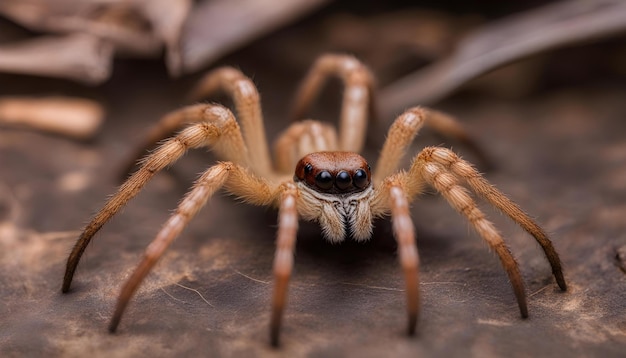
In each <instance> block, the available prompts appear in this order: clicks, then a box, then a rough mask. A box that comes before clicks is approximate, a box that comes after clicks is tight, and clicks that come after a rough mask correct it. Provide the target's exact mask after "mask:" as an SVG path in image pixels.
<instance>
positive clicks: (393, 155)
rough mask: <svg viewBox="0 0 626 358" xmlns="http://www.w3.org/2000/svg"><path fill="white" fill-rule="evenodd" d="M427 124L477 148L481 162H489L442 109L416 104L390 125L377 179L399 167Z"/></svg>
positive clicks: (474, 148) (476, 146)
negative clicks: (416, 137) (418, 134)
mask: <svg viewBox="0 0 626 358" xmlns="http://www.w3.org/2000/svg"><path fill="white" fill-rule="evenodd" d="M424 125H426V126H429V127H431V128H433V129H434V130H435V131H437V132H438V133H440V134H442V135H444V136H447V137H451V138H453V139H455V140H457V141H459V142H461V143H462V144H464V145H465V146H467V147H468V148H469V149H471V150H472V151H474V153H475V154H476V155H477V156H478V157H479V159H480V160H481V162H482V163H484V164H485V165H487V166H489V163H488V159H487V156H486V155H485V154H484V152H483V151H482V150H481V149H480V147H479V146H478V145H477V144H476V143H475V142H474V141H472V139H471V137H470V136H469V134H468V133H467V132H466V131H465V129H464V128H463V127H462V126H461V124H460V123H459V122H458V121H456V120H455V119H454V118H452V117H451V116H449V115H447V114H445V113H442V112H438V111H435V110H432V109H428V108H423V107H413V108H410V109H408V110H406V111H405V112H404V113H402V114H401V115H400V116H399V117H398V118H397V119H396V120H395V121H394V122H393V123H392V124H391V127H389V131H388V132H387V139H386V140H385V143H384V144H383V149H382V150H381V152H380V156H379V158H378V161H377V163H376V168H375V170H374V183H380V182H381V181H382V180H383V179H384V178H386V177H388V176H389V175H391V174H392V173H394V172H395V171H396V170H398V167H399V165H400V163H401V161H402V159H403V158H404V155H405V154H406V151H407V149H408V148H409V146H410V145H411V143H413V139H414V138H415V136H416V135H417V133H418V132H419V131H420V130H421V128H422V126H424Z"/></svg>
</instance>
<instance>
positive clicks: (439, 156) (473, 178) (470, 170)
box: [420, 147, 567, 291]
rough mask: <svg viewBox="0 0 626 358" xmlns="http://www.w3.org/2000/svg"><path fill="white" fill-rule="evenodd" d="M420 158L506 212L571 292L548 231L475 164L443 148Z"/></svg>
mask: <svg viewBox="0 0 626 358" xmlns="http://www.w3.org/2000/svg"><path fill="white" fill-rule="evenodd" d="M420 157H422V158H424V159H423V160H424V161H432V162H435V163H439V164H441V165H442V166H444V167H445V168H447V170H449V171H450V172H451V173H453V174H454V175H456V176H457V177H459V178H461V179H463V180H465V181H467V183H468V184H469V186H470V187H471V188H472V190H474V192H476V193H477V194H478V195H480V196H482V197H483V198H485V199H486V200H487V201H488V202H489V203H491V205H493V206H495V207H496V208H498V209H499V210H500V211H502V212H503V213H505V214H506V215H507V216H508V217H509V218H511V220H513V221H515V222H516V223H517V224H519V225H520V226H521V227H522V228H523V229H524V230H526V231H527V232H528V233H529V234H531V235H532V236H533V237H534V238H535V240H537V242H538V243H539V245H540V246H541V248H542V249H543V251H544V253H545V255H546V258H547V259H548V262H549V263H550V266H551V268H552V274H553V275H554V277H555V279H556V282H557V284H558V285H559V287H560V288H561V290H563V291H565V290H567V284H566V282H565V278H564V276H563V269H562V265H561V259H560V258H559V255H558V253H557V252H556V250H555V249H554V246H553V245H552V242H551V241H550V239H548V235H547V234H546V233H545V231H544V230H543V229H542V228H541V227H540V226H539V225H537V223H535V222H534V221H533V220H532V219H531V218H530V216H528V214H526V213H525V212H524V211H523V210H522V209H521V208H520V207H519V205H517V204H516V203H514V202H513V201H511V199H509V198H507V197H506V195H504V194H503V193H501V192H500V191H499V190H498V189H496V188H495V187H494V186H493V185H491V184H490V183H489V182H488V181H487V180H485V178H483V177H482V176H481V175H480V174H479V173H478V172H477V171H476V169H474V167H473V166H472V165H471V164H469V163H467V162H466V161H464V160H462V159H461V158H459V157H458V156H457V155H456V154H455V153H454V152H452V151H451V150H449V149H446V148H439V147H431V148H426V149H424V150H423V151H422V153H421V154H420Z"/></svg>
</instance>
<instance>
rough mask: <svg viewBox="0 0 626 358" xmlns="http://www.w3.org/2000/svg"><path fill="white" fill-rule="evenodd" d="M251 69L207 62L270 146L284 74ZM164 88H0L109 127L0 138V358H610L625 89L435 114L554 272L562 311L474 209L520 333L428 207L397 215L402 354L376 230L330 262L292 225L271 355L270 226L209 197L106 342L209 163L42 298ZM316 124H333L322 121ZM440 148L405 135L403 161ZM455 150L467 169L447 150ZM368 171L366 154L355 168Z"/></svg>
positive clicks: (621, 327) (126, 214) (172, 91)
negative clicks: (281, 316) (286, 290)
mask: <svg viewBox="0 0 626 358" xmlns="http://www.w3.org/2000/svg"><path fill="white" fill-rule="evenodd" d="M258 49H259V48H258V47H257V49H256V50H257V51H258ZM256 55H257V53H255V49H254V48H253V49H250V50H248V51H243V52H241V53H238V54H236V55H234V56H232V57H231V58H228V59H227V60H226V61H225V62H228V63H231V64H235V65H237V66H238V67H240V68H242V70H243V71H244V72H245V73H247V74H250V75H251V76H253V77H254V80H255V82H256V83H257V84H258V86H259V88H260V90H261V94H262V96H263V101H264V111H265V114H266V120H267V122H268V123H267V127H268V134H269V137H270V138H275V136H276V134H277V133H278V131H279V130H280V129H281V128H284V127H285V126H286V124H287V119H286V116H285V114H286V112H287V107H286V103H287V102H288V99H289V97H290V94H291V93H292V91H293V89H294V86H295V84H296V81H297V76H296V75H299V74H301V72H299V73H296V72H298V71H303V69H298V71H287V72H285V70H284V67H283V64H282V63H281V62H280V61H276V62H270V61H267V60H259V61H257V60H256V58H255V56H256ZM258 58H261V59H263V58H265V59H267V58H268V56H267V55H266V56H259V57H258ZM164 72H165V71H164V69H163V68H162V67H161V65H159V64H157V63H152V62H148V63H146V62H132V61H121V62H119V63H118V64H116V73H115V76H114V78H113V80H112V81H111V82H109V83H108V84H106V85H104V86H102V87H99V88H96V89H91V90H85V89H84V88H82V87H80V86H74V85H71V84H68V83H60V82H57V81H49V80H43V79H33V78H26V79H25V78H23V77H18V76H9V75H2V76H0V83H2V84H3V85H2V88H1V89H0V91H1V92H2V94H9V93H11V94H15V93H20V94H28V93H34V94H38V93H42V92H48V93H50V92H52V93H54V91H56V90H63V91H64V93H66V94H68V93H69V94H72V93H74V94H78V95H86V96H90V97H93V98H97V99H99V100H102V101H103V102H104V103H106V105H107V108H108V109H109V117H108V122H107V123H106V125H105V127H104V128H103V131H102V133H101V135H100V136H99V137H98V138H97V140H95V141H93V142H91V143H76V142H71V141H69V140H66V139H64V138H62V137H54V136H48V135H44V134H40V133H35V132H30V131H27V130H17V129H8V128H3V129H1V130H0V272H1V273H0V355H3V356H7V355H8V356H23V355H30V356H38V355H42V354H43V355H47V356H79V355H80V356H85V355H87V354H91V355H94V354H95V355H96V356H102V355H107V356H131V355H132V356H166V355H167V356H174V355H175V356H198V355H201V354H208V353H212V354H214V355H223V356H244V355H246V356H260V355H268V356H294V355H298V356H312V357H321V356H324V357H325V356H343V355H351V356H382V355H385V356H397V357H400V356H480V357H489V356H505V355H506V356H519V357H522V356H561V357H562V356H604V357H608V356H620V355H623V354H624V352H625V351H626V300H625V299H624V292H625V290H626V274H625V270H626V269H625V268H624V266H625V265H626V264H625V263H624V261H625V260H626V258H625V257H624V250H626V234H625V229H626V221H625V220H624V218H625V217H626V204H625V203H626V166H625V165H624V164H625V163H626V143H625V142H624V138H625V133H626V121H625V120H624V113H626V101H624V98H626V89H625V88H624V87H620V86H601V85H597V84H596V85H594V84H577V85H575V86H560V87H558V88H555V89H552V90H550V91H543V92H541V93H538V94H531V95H530V96H528V97H524V98H521V99H515V100H512V99H509V100H507V99H496V98H493V97H489V96H457V97H454V98H452V99H450V100H448V101H446V102H445V103H442V104H440V105H438V106H437V108H439V109H444V110H447V111H448V112H450V113H452V114H454V115H457V116H458V117H459V118H461V119H462V121H463V122H464V123H465V124H466V125H467V126H468V128H470V131H471V132H472V133H473V134H474V135H475V137H476V138H477V140H479V141H480V142H481V143H482V144H483V146H484V147H485V148H486V150H487V151H488V153H489V154H490V155H491V157H492V159H493V161H494V163H495V166H496V167H495V169H493V170H491V171H489V172H488V173H487V177H488V179H489V180H491V181H493V182H494V183H495V184H496V185H497V186H498V187H499V188H500V189H502V190H503V191H504V192H505V193H508V194H509V195H510V196H511V197H512V198H513V199H514V200H516V201H517V202H518V203H519V204H521V206H522V207H524V208H525V209H527V210H528V211H529V212H530V213H531V214H532V215H533V216H534V217H536V218H537V220H538V221H539V222H540V223H542V224H543V226H544V227H545V228H546V229H547V230H548V231H549V232H550V233H551V237H552V239H553V242H554V244H555V246H556V248H557V250H558V251H559V252H560V254H561V257H562V260H563V263H564V266H565V275H566V278H567V280H568V284H569V287H570V289H569V291H568V292H565V293H563V292H560V291H559V289H558V287H557V286H556V284H555V283H554V280H553V278H552V277H551V274H550V270H549V266H548V265H547V263H546V261H545V259H544V258H543V255H542V253H541V250H540V249H539V248H538V246H537V245H536V244H534V243H533V242H534V240H533V239H532V238H531V237H529V236H528V235H527V234H525V233H524V232H522V231H521V230H520V229H519V228H517V227H516V226H515V225H514V224H512V223H511V222H509V221H508V220H507V219H506V218H504V217H502V216H501V215H500V214H498V213H496V212H494V211H491V210H487V212H488V213H489V214H490V216H491V217H492V218H493V220H494V221H495V222H496V223H497V225H498V227H499V228H501V230H502V231H503V232H504V233H505V237H506V239H507V241H508V243H509V244H510V246H511V248H512V251H513V252H514V254H515V255H516V256H517V258H518V259H519V263H520V265H521V270H522V273H523V276H524V278H525V280H526V283H527V293H528V298H529V309H530V318H529V319H526V320H523V319H521V318H520V316H519V311H518V309H517V305H516V302H515V299H514V296H513V294H512V291H511V288H510V286H509V283H508V281H507V278H506V275H505V273H504V271H503V270H502V268H501V267H500V265H499V262H498V260H497V258H495V257H494V255H493V254H491V253H490V252H489V251H488V250H487V248H486V245H484V244H483V243H482V242H481V240H480V239H479V238H478V237H477V235H475V234H474V233H473V232H472V230H470V228H469V226H468V225H467V223H466V222H465V221H464V220H463V219H462V218H461V217H460V216H458V215H457V214H456V213H454V212H453V210H452V209H450V208H449V207H448V206H447V204H446V203H445V202H444V201H443V199H441V198H440V197H438V196H436V195H425V196H423V197H422V198H421V199H420V200H419V201H418V202H416V203H414V206H413V217H414V220H415V225H416V228H417V242H418V247H419V250H420V255H421V260H422V264H421V270H422V276H421V280H422V282H421V291H422V294H423V303H422V311H421V317H420V320H419V328H418V335H417V336H416V337H407V336H406V334H405V325H406V317H405V302H404V298H405V297H404V293H403V292H402V290H403V280H402V276H401V272H400V270H399V268H398V264H397V259H396V244H395V242H394V240H393V238H392V236H391V230H390V226H389V224H388V223H387V222H386V221H380V222H377V225H376V230H375V234H374V237H373V238H372V240H371V241H370V242H368V243H366V244H356V243H353V242H346V243H344V244H341V245H334V246H333V245H330V244H328V243H326V242H324V241H323V240H321V237H320V232H319V229H318V228H316V227H315V226H314V225H308V224H303V225H302V228H301V232H300V234H299V238H298V244H297V255H296V266H295V274H294V277H293V279H292V282H291V287H290V296H289V304H288V307H287V311H286V316H285V321H284V322H285V325H284V329H283V332H282V347H281V348H280V350H274V349H271V348H270V347H269V344H268V322H269V307H270V296H271V281H272V276H271V262H272V258H273V250H274V235H275V229H276V224H275V223H276V218H275V217H276V213H275V212H273V211H272V210H267V209H265V208H254V207H249V206H246V205H242V204H238V203H236V202H234V201H233V200H232V199H231V198H229V197H226V196H225V195H217V196H216V197H215V198H213V199H212V200H211V202H210V204H209V205H208V206H207V207H206V208H205V209H204V210H203V211H202V212H201V213H200V214H199V216H198V217H197V218H196V220H194V221H193V222H192V224H191V225H190V227H189V228H188V229H187V230H186V231H185V232H184V234H183V235H182V236H181V237H180V238H179V239H178V240H177V242H175V243H174V245H173V247H172V248H171V249H170V250H169V251H168V253H167V254H166V256H165V257H164V258H163V260H162V261H161V262H160V263H159V264H158V265H157V267H156V269H155V270H154V272H153V273H151V274H150V275H149V276H148V278H147V280H146V281H145V282H144V284H143V285H142V287H141V289H140V291H139V293H138V294H137V296H136V297H135V298H134V299H133V301H132V302H131V304H130V306H129V309H128V311H127V312H126V314H125V316H124V318H123V320H122V324H121V326H120V329H119V333H117V334H115V335H110V334H109V333H108V332H107V330H106V327H107V324H108V320H109V318H110V316H111V313H112V308H113V305H114V303H115V299H116V296H117V294H118V292H119V289H120V286H121V283H122V282H123V280H124V279H125V278H126V277H127V276H128V275H129V274H130V272H131V270H132V269H133V268H134V265H135V264H136V263H137V260H138V259H139V257H140V255H141V253H142V250H143V248H144V247H145V246H146V245H147V243H148V242H149V241H150V240H151V239H152V238H153V237H154V235H155V234H156V232H157V230H158V228H159V227H160V225H161V224H162V223H163V222H164V221H165V220H166V218H167V216H168V214H169V212H170V211H171V210H172V209H173V208H174V207H175V205H176V203H177V201H178V199H179V198H181V197H182V195H183V194H184V192H185V191H186V188H187V187H188V186H189V185H190V183H191V182H192V181H193V179H194V178H195V177H196V175H197V173H199V172H201V171H202V170H203V169H204V168H206V167H207V166H208V165H210V164H211V163H212V161H213V160H214V159H213V157H212V156H211V155H210V154H207V153H204V152H203V151H196V152H193V153H191V154H190V155H188V156H186V157H185V158H184V159H182V160H181V161H180V162H179V163H178V164H176V165H175V166H174V167H173V168H172V169H171V170H170V171H169V172H168V173H163V174H160V175H158V176H157V177H156V178H155V179H154V180H153V182H151V183H150V184H149V185H148V186H147V188H146V189H145V190H144V191H143V192H142V194H141V195H139V196H138V198H136V200H134V201H133V202H131V204H130V205H129V206H128V207H127V208H126V209H125V210H124V211H123V212H122V213H121V215H118V216H117V217H116V218H115V219H114V220H113V221H112V222H111V223H109V224H108V225H106V226H105V228H104V229H103V230H102V231H101V233H99V234H98V235H97V237H96V239H95V240H94V242H93V244H92V245H91V246H90V247H89V248H88V250H87V252H86V255H85V257H84V259H83V261H82V263H81V265H80V266H79V269H78V272H77V276H76V277H75V281H74V285H73V288H72V291H71V293H69V294H66V295H62V294H61V293H60V286H61V278H62V274H63V269H64V263H65V259H66V255H67V254H68V253H69V250H70V248H71V246H72V245H73V243H74V241H75V239H76V237H77V234H78V232H77V230H80V229H81V227H82V225H83V224H84V223H85V222H86V221H87V220H88V218H89V217H90V215H91V214H92V213H94V212H95V211H96V210H97V209H99V207H100V205H101V204H102V203H103V201H104V199H105V198H106V196H107V195H108V194H110V193H112V192H113V190H114V188H115V186H116V185H117V182H116V178H117V174H118V173H117V170H118V168H119V165H121V164H122V163H123V161H124V159H126V157H125V156H126V155H127V154H128V153H130V152H131V151H132V149H133V144H134V143H137V142H138V140H139V138H141V134H142V132H143V131H144V129H145V128H146V127H147V126H149V125H150V123H153V122H154V121H155V120H156V118H158V117H159V116H160V115H162V114H164V113H165V112H167V111H169V110H171V109H174V108H177V107H178V106H180V105H182V103H183V97H184V94H185V91H186V90H188V89H189V88H190V85H191V83H192V82H193V78H188V79H185V80H180V81H176V82H173V81H171V80H169V79H167V78H166V77H165V74H164ZM321 107H322V109H321V110H320V113H324V114H325V115H327V116H328V117H326V118H335V114H334V113H335V112H334V109H333V108H331V107H332V106H331V105H327V106H323V105H322V106H321ZM378 137H379V139H380V138H382V135H378ZM441 141H442V139H441V138H438V137H435V136H433V135H432V133H430V132H428V131H425V132H424V133H423V134H422V135H420V137H419V138H418V140H417V144H416V145H415V146H414V152H415V153H416V152H417V151H418V150H419V148H421V147H422V146H423V145H425V144H438V143H440V142H441ZM455 150H458V151H459V152H461V153H462V154H463V155H464V156H465V157H466V158H468V159H472V154H471V153H467V152H465V151H464V148H462V147H455ZM375 152H376V146H375V145H374V144H372V145H371V146H370V147H369V158H373V154H375ZM618 252H621V253H622V256H619V255H618ZM620 257H621V260H622V261H621V263H620V260H619V258H620ZM620 264H621V268H620Z"/></svg>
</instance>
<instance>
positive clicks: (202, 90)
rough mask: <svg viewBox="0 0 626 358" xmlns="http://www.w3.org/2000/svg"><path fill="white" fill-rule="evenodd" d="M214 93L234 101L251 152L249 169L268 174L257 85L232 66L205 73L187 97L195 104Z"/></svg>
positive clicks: (269, 170) (267, 149)
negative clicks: (219, 93)
mask: <svg viewBox="0 0 626 358" xmlns="http://www.w3.org/2000/svg"><path fill="white" fill-rule="evenodd" d="M217 92H223V93H225V94H226V95H228V96H229V97H230V98H232V100H233V103H234V105H235V109H236V112H237V118H238V119H239V122H240V123H241V128H242V131H243V137H244V139H245V141H246V144H247V146H248V148H249V149H250V159H251V161H250V167H251V168H252V169H253V170H254V171H255V172H256V173H257V174H261V175H264V176H268V175H270V174H271V173H272V163H271V162H270V155H269V148H268V144H267V139H266V137H265V128H264V127H263V113H262V112H261V100H260V96H259V92H258V91H257V89H256V86H255V85H254V83H253V82H252V80H250V78H248V77H246V76H245V75H244V74H243V73H241V71H239V70H237V69H234V68H232V67H221V68H218V69H215V70H213V71H211V72H209V73H208V74H206V75H205V76H204V77H203V78H202V79H201V80H200V82H199V83H198V85H197V86H196V87H195V88H194V89H193V90H192V92H191V96H190V97H191V99H192V100H194V101H198V100H200V99H202V98H206V97H208V96H212V95H214V94H216V93H217Z"/></svg>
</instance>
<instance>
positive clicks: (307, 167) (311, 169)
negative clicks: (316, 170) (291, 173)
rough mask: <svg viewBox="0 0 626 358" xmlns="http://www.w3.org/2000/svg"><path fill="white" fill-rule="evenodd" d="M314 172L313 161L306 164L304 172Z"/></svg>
mask: <svg viewBox="0 0 626 358" xmlns="http://www.w3.org/2000/svg"><path fill="white" fill-rule="evenodd" d="M311 172H313V165H311V163H309V164H307V165H305V166H304V174H311Z"/></svg>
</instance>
